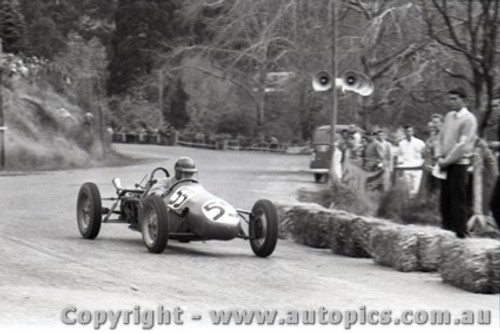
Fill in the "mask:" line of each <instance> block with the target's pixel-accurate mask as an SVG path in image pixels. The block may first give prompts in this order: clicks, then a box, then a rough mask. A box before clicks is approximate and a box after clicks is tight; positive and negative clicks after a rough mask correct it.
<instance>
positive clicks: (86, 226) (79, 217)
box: [76, 183, 102, 239]
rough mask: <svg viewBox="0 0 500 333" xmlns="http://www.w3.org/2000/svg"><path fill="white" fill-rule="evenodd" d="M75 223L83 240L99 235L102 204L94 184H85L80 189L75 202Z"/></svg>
mask: <svg viewBox="0 0 500 333" xmlns="http://www.w3.org/2000/svg"><path fill="white" fill-rule="evenodd" d="M76 221H77V223H78V229H79V230H80V234H81V235H82V237H83V238H85V239H94V238H96V237H97V235H98V234H99V230H100V229H101V222H102V203H101V194H100V193H99V189H98V188H97V185H96V184H94V183H85V184H83V185H82V186H81V187H80V192H78V199H77V201H76Z"/></svg>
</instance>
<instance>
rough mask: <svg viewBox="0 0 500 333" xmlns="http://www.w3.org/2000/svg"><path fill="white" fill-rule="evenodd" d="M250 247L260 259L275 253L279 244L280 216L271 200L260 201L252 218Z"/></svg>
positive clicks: (253, 210)
mask: <svg viewBox="0 0 500 333" xmlns="http://www.w3.org/2000/svg"><path fill="white" fill-rule="evenodd" d="M249 228H250V230H249V232H250V237H251V239H250V246H251V247H252V251H253V252H254V253H255V255H257V256H258V257H267V256H269V255H271V253H273V251H274V249H275V247H276V243H277V242H278V214H277V212H276V208H275V207H274V205H273V203H272V202H271V201H269V200H258V201H257V202H256V203H255V204H254V205H253V207H252V215H251V218H250V226H249Z"/></svg>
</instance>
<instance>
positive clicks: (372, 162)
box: [363, 132, 384, 171]
mask: <svg viewBox="0 0 500 333" xmlns="http://www.w3.org/2000/svg"><path fill="white" fill-rule="evenodd" d="M365 137H366V147H365V154H364V157H363V167H364V169H365V170H366V171H376V170H380V169H382V168H383V166H384V164H383V161H384V148H383V147H382V144H381V143H380V142H379V141H377V140H376V139H375V132H368V133H367V135H366V136H365Z"/></svg>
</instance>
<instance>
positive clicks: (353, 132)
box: [348, 124, 362, 147]
mask: <svg viewBox="0 0 500 333" xmlns="http://www.w3.org/2000/svg"><path fill="white" fill-rule="evenodd" d="M348 131H349V132H348V133H349V136H351V137H352V138H353V140H354V142H353V143H354V145H355V146H356V147H358V146H360V145H361V140H362V136H361V133H359V131H358V128H357V127H356V125H354V124H351V125H349V129H348Z"/></svg>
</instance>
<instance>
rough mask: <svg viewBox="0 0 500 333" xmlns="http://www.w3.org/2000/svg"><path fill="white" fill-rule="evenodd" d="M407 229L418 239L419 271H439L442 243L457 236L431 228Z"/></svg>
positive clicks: (409, 227) (416, 227) (415, 227)
mask: <svg viewBox="0 0 500 333" xmlns="http://www.w3.org/2000/svg"><path fill="white" fill-rule="evenodd" d="M406 229H407V231H408V232H412V233H414V234H415V235H416V236H417V237H418V246H417V258H418V266H419V267H418V270H420V271H423V272H433V271H437V270H438V268H439V263H440V260H441V253H442V252H441V242H442V240H443V239H445V238H456V236H455V234H454V233H452V232H450V231H446V230H443V229H441V228H436V227H430V226H414V225H407V226H406Z"/></svg>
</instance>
